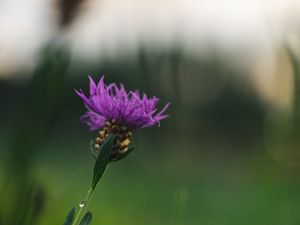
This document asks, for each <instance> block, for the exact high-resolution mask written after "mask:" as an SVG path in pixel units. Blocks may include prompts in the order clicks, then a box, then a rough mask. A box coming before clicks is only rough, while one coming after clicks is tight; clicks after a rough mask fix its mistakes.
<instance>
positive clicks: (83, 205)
mask: <svg viewBox="0 0 300 225" xmlns="http://www.w3.org/2000/svg"><path fill="white" fill-rule="evenodd" d="M94 191H95V188H92V187H90V189H89V190H88V192H87V194H86V196H85V198H84V200H83V201H82V202H81V203H80V204H79V207H80V209H79V211H78V213H77V215H76V217H75V220H74V222H73V224H72V225H78V224H79V223H80V221H81V218H82V217H83V215H84V213H85V211H86V209H87V207H88V205H89V203H90V201H91V199H92V197H93V193H94Z"/></svg>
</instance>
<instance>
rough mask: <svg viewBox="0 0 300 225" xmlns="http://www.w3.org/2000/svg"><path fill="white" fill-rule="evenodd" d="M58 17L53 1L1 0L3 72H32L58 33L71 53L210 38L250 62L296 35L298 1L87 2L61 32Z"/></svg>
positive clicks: (203, 42)
mask: <svg viewBox="0 0 300 225" xmlns="http://www.w3.org/2000/svg"><path fill="white" fill-rule="evenodd" d="M56 15H57V11H56V10H55V9H54V2H53V1H50V0H0V77H1V76H2V77H4V76H8V75H10V74H13V73H16V72H18V71H24V73H30V71H31V70H32V69H33V68H34V66H35V63H36V60H37V57H38V50H39V49H40V47H41V46H43V45H45V44H47V43H48V42H49V41H50V40H53V39H55V38H56V39H57V40H59V42H66V43H68V45H69V46H70V47H71V49H72V52H73V54H74V56H75V57H76V58H84V59H89V58H91V59H93V58H95V57H97V59H98V60H101V58H103V57H107V56H108V57H120V56H121V57H122V56H124V54H125V55H132V54H133V55H134V54H135V53H136V51H137V47H138V46H139V45H140V44H141V43H142V44H144V45H145V46H147V47H149V49H151V50H153V51H156V50H159V49H169V48H171V47H172V46H181V47H182V48H183V50H184V52H185V54H196V55H197V54H201V53H202V52H204V51H205V49H206V46H207V45H208V43H210V46H214V47H215V48H217V49H220V50H221V51H224V52H225V53H228V54H229V56H230V57H232V58H233V60H235V57H236V59H239V58H241V57H245V58H246V59H247V60H244V61H248V62H250V63H255V62H256V61H257V59H258V58H259V57H266V58H268V57H271V58H272V55H273V53H274V51H276V49H277V47H278V46H280V45H281V44H282V41H283V40H285V39H290V38H292V39H297V37H298V36H297V35H298V33H297V32H298V29H299V28H298V27H299V24H300V0H223V1H220V0H164V1H161V0H89V1H88V2H87V3H86V4H85V5H84V6H83V7H82V11H81V14H80V15H78V17H77V18H76V20H75V21H74V23H73V24H72V26H71V27H69V29H68V30H65V31H64V32H57V31H58V26H57V17H56Z"/></svg>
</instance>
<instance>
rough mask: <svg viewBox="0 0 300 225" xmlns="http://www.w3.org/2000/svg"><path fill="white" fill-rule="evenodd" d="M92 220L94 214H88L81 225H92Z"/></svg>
mask: <svg viewBox="0 0 300 225" xmlns="http://www.w3.org/2000/svg"><path fill="white" fill-rule="evenodd" d="M92 218H93V216H92V213H90V212H87V213H86V214H85V215H84V217H83V218H82V220H81V221H80V224H79V225H89V224H91V222H92Z"/></svg>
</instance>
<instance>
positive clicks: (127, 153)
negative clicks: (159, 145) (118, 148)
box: [112, 148, 134, 162]
mask: <svg viewBox="0 0 300 225" xmlns="http://www.w3.org/2000/svg"><path fill="white" fill-rule="evenodd" d="M133 150H134V148H129V149H128V150H127V152H125V153H123V154H120V155H118V156H117V157H116V158H114V159H113V161H112V162H117V161H119V160H121V159H124V158H125V157H126V156H128V155H129V153H130V152H132V151H133Z"/></svg>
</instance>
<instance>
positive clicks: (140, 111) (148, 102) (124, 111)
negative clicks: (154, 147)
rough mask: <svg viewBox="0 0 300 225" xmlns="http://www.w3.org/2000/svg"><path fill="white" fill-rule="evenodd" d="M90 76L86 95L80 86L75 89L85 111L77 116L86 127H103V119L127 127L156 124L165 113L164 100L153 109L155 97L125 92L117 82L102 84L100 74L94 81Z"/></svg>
mask: <svg viewBox="0 0 300 225" xmlns="http://www.w3.org/2000/svg"><path fill="white" fill-rule="evenodd" d="M89 79H90V96H86V95H85V94H84V93H83V91H82V90H79V91H76V93H77V94H78V95H79V96H80V97H81V99H82V100H83V102H84V104H85V106H86V108H87V112H86V113H85V114H84V115H83V116H82V117H81V121H82V122H83V123H84V124H86V125H87V126H88V127H89V129H90V130H99V129H102V128H103V127H105V125H106V123H107V122H112V121H113V124H117V125H118V126H125V127H126V128H128V129H129V130H131V131H133V130H137V129H140V128H144V127H151V126H154V125H156V124H157V125H159V123H160V121H161V120H163V119H165V118H166V117H167V115H166V114H164V113H165V111H166V109H167V108H168V106H169V103H167V104H166V105H165V106H164V107H163V108H162V110H161V111H160V112H158V110H157V103H158V98H157V97H155V96H154V97H151V98H148V97H147V96H146V95H145V94H144V95H141V94H140V93H139V91H129V92H127V91H126V90H125V88H124V86H123V85H122V84H121V85H120V86H119V87H118V86H117V85H116V84H115V83H112V84H109V85H106V84H104V76H102V77H101V79H100V81H99V82H98V84H97V85H96V84H95V82H94V81H93V79H92V78H91V77H90V76H89Z"/></svg>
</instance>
